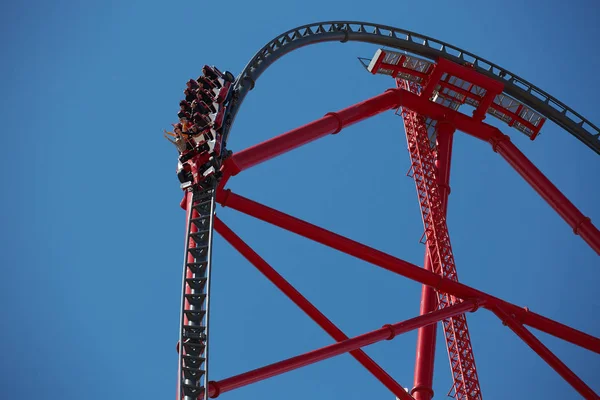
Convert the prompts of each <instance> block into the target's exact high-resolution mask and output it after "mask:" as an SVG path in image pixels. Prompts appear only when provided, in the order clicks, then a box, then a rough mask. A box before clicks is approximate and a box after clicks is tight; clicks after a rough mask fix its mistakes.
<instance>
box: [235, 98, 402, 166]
mask: <svg viewBox="0 0 600 400" xmlns="http://www.w3.org/2000/svg"><path fill="white" fill-rule="evenodd" d="M399 95H400V91H399V90H397V89H392V90H389V91H386V92H385V93H383V94H380V95H378V96H375V97H373V98H371V99H368V100H365V101H363V102H361V103H358V104H355V105H352V106H350V107H347V108H344V109H343V110H341V111H338V112H330V113H327V114H326V115H325V116H324V117H323V118H320V119H318V120H316V121H313V122H311V123H308V124H306V125H304V126H301V127H299V128H296V129H293V130H291V131H289V132H287V133H284V134H282V135H279V136H276V137H274V138H272V139H269V140H267V141H265V142H262V143H259V144H257V145H255V146H252V147H250V148H248V149H246V150H243V151H240V152H239V153H236V154H234V155H233V156H232V157H231V158H229V159H228V160H226V163H227V168H228V169H229V173H230V174H231V175H236V174H237V173H239V172H240V171H243V170H245V169H248V168H250V167H253V166H254V165H256V164H259V163H261V162H264V161H267V160H269V159H271V158H274V157H276V156H278V155H281V154H283V153H285V152H288V151H290V150H293V149H295V148H297V147H299V146H302V145H305V144H307V143H310V142H312V141H313V140H316V139H318V138H320V137H323V136H326V135H329V134H335V133H338V132H339V131H341V130H342V129H343V128H344V127H346V126H350V125H352V124H355V123H357V122H359V121H362V120H364V119H367V118H370V117H372V116H374V115H377V114H380V113H382V112H384V111H387V110H391V109H393V108H397V107H398V106H399V105H400V103H399V101H400V96H399Z"/></svg>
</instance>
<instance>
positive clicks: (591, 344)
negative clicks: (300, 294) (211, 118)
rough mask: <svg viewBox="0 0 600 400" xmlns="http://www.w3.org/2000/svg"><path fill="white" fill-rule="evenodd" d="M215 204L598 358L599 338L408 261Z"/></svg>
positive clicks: (222, 199) (260, 208) (244, 202)
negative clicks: (495, 308)
mask: <svg viewBox="0 0 600 400" xmlns="http://www.w3.org/2000/svg"><path fill="white" fill-rule="evenodd" d="M217 202H219V203H220V204H221V205H222V206H224V207H230V208H233V209H234V210H237V211H240V212H242V213H244V214H248V215H251V216H253V217H255V218H258V219H260V220H262V221H265V222H268V223H270V224H273V225H275V226H278V227H280V228H283V229H286V230H288V231H290V232H293V233H296V234H297V235H300V236H304V237H305V238H308V239H311V240H314V241H315V242H318V243H321V244H324V245H325V246H329V247H331V248H334V249H336V250H339V251H341V252H344V253H346V254H349V255H351V256H353V257H356V258H358V259H361V260H363V261H366V262H368V263H371V264H373V265H377V266H379V267H381V268H384V269H387V270H388V271H391V272H394V273H396V274H399V275H402V276H404V277H407V278H409V279H412V280H414V281H417V282H420V283H422V284H425V285H428V286H431V287H433V288H434V289H436V290H439V291H442V292H444V293H448V294H450V295H453V296H456V297H458V298H461V299H485V300H486V302H487V304H489V305H490V306H492V305H500V306H503V307H504V308H505V309H506V310H508V311H510V312H511V313H512V314H514V315H515V317H516V318H517V319H518V320H519V321H520V322H521V323H523V324H526V325H529V326H531V327H533V328H535V329H538V330H540V331H543V332H546V333H548V334H550V335H553V336H556V337H559V338H561V339H563V340H566V341H567V342H570V343H573V344H576V345H578V346H581V347H583V348H586V349H588V350H590V351H593V352H595V353H598V354H600V339H599V338H596V337H593V336H591V335H588V334H587V333H584V332H581V331H579V330H577V329H573V328H571V327H569V326H567V325H564V324H561V323H559V322H556V321H554V320H551V319H549V318H546V317H543V316H541V315H539V314H537V313H534V312H531V311H529V310H528V309H527V308H521V307H519V306H516V305H514V304H511V303H508V302H506V301H504V300H501V299H499V298H497V297H494V296H491V295H489V294H487V293H485V292H482V291H480V290H477V289H474V288H472V287H470V286H467V285H464V284H462V283H459V282H455V281H452V280H450V279H447V278H444V277H441V276H439V275H437V274H434V273H432V272H430V271H426V270H424V269H423V268H420V267H418V266H416V265H414V264H411V263H409V262H407V261H404V260H401V259H399V258H396V257H393V256H391V255H389V254H386V253H384V252H382V251H379V250H376V249H374V248H372V247H369V246H366V245H364V244H362V243H359V242H356V241H354V240H351V239H348V238H346V237H343V236H341V235H338V234H336V233H333V232H331V231H328V230H326V229H323V228H320V227H318V226H315V225H313V224H310V223H308V222H306V221H303V220H300V219H298V218H295V217H292V216H290V215H288V214H285V213H282V212H281V211H277V210H275V209H273V208H270V207H267V206H265V205H263V204H260V203H257V202H255V201H252V200H250V199H247V198H245V197H242V196H240V195H237V194H235V193H232V192H231V191H230V190H224V191H220V192H218V193H217Z"/></svg>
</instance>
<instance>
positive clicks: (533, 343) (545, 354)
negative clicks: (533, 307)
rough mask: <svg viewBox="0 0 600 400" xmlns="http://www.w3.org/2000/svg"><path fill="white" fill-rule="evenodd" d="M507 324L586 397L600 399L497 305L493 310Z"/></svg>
mask: <svg viewBox="0 0 600 400" xmlns="http://www.w3.org/2000/svg"><path fill="white" fill-rule="evenodd" d="M492 311H493V312H494V314H496V315H497V316H498V318H500V319H501V320H502V322H503V323H504V324H505V325H508V327H509V328H510V329H511V330H512V331H513V332H514V333H516V334H517V336H519V337H520V338H521V339H522V340H523V341H524V342H525V343H527V345H528V346H529V347H531V349H532V350H533V351H535V352H536V353H537V354H538V355H539V356H540V357H542V359H543V360H544V361H546V363H548V365H550V366H551V367H552V368H553V369H554V370H555V371H556V372H558V374H559V375H560V376H562V377H563V379H564V380H565V381H567V382H568V383H569V384H570V385H571V386H573V388H574V389H575V390H577V392H579V394H580V395H582V396H583V398H584V399H600V397H598V395H597V394H596V393H594V391H593V390H592V389H591V388H590V387H589V386H588V385H586V384H585V382H584V381H582V380H581V379H579V377H578V376H577V375H575V373H574V372H573V371H571V369H569V367H567V366H566V365H565V364H564V363H563V362H562V361H561V360H560V359H559V358H558V357H556V355H554V353H552V352H551V351H550V350H549V349H548V348H547V347H546V346H544V344H543V343H542V342H540V340H539V339H538V338H536V337H535V336H534V335H533V334H532V333H531V332H529V330H527V328H525V327H524V326H523V325H521V323H520V322H519V321H517V320H516V319H515V317H514V316H512V315H510V314H508V313H507V312H506V311H504V310H503V309H502V307H497V308H495V309H493V310H492Z"/></svg>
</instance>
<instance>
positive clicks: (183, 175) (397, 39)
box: [165, 21, 600, 400]
mask: <svg viewBox="0 0 600 400" xmlns="http://www.w3.org/2000/svg"><path fill="white" fill-rule="evenodd" d="M353 41H354V42H364V43H370V44H374V45H378V46H380V48H379V49H378V50H377V51H376V52H375V54H374V56H373V57H372V58H370V59H364V58H361V59H360V60H361V62H362V65H363V67H364V69H365V70H366V72H368V73H371V74H379V75H385V76H389V77H390V78H391V79H393V82H394V85H395V87H394V88H390V89H388V90H386V91H385V92H384V93H382V94H380V95H377V96H375V97H373V98H370V99H368V100H365V101H363V102H360V103H358V104H355V105H352V106H349V107H347V108H345V109H343V110H340V111H337V112H329V113H327V114H326V115H325V116H324V117H323V118H320V119H318V120H316V121H313V122H310V123H308V124H306V125H304V126H302V127H299V128H296V129H293V130H291V131H289V132H287V133H284V134H282V135H279V136H277V137H274V138H272V139H269V140H267V141H265V142H263V143H260V144H257V145H255V146H252V147H250V148H248V149H246V150H243V151H240V152H236V153H232V152H231V151H229V150H227V142H228V140H229V134H230V130H231V128H232V126H233V124H234V121H235V117H236V115H237V113H238V111H239V110H240V107H241V106H242V104H243V101H244V99H245V97H246V96H247V95H248V93H249V92H250V91H251V90H252V89H253V88H254V86H255V84H256V81H257V79H258V78H259V77H260V76H261V75H262V73H263V72H264V71H265V70H266V69H267V68H268V67H269V66H270V65H272V64H273V63H274V62H275V61H277V60H278V59H279V58H281V57H282V56H284V55H285V54H287V53H290V52H292V51H294V50H297V49H299V48H301V47H304V46H307V45H312V44H317V43H323V42H341V43H345V42H353ZM184 94H185V96H186V98H185V99H184V100H182V102H181V103H180V107H181V110H180V112H179V114H178V116H179V123H178V124H174V131H173V132H166V133H165V135H166V137H167V138H168V139H169V141H171V142H172V143H173V144H174V145H175V146H176V147H177V150H178V152H179V158H178V169H177V172H178V173H177V175H178V178H179V181H180V183H181V189H182V190H183V192H184V198H183V200H182V202H181V207H182V208H183V209H184V210H186V223H187V229H186V240H185V253H184V254H185V256H184V262H183V276H182V296H181V318H180V337H179V341H178V343H177V352H178V354H179V357H178V360H179V361H178V379H177V380H178V385H177V399H178V400H181V399H184V400H191V399H194V400H196V399H202V398H209V397H210V398H216V397H218V396H219V395H221V394H223V393H225V392H227V391H231V390H234V389H236V388H239V387H242V386H245V385H248V384H251V383H254V382H258V381H261V380H264V379H267V378H270V377H273V376H276V375H279V374H282V373H284V372H287V371H291V370H294V369H297V368H300V367H303V366H306V365H309V364H312V363H315V362H318V361H321V360H325V359H328V358H331V357H334V356H337V355H340V354H343V353H350V355H351V356H352V357H354V358H355V359H356V360H357V361H358V362H359V363H360V364H361V365H363V366H364V367H365V368H366V369H367V370H368V371H369V372H370V373H371V374H372V375H373V376H374V377H375V378H376V379H378V380H379V381H380V382H381V383H382V384H383V385H384V386H385V387H386V388H387V389H389V391H390V392H391V393H393V394H394V395H395V396H396V397H397V398H398V399H402V400H409V399H415V400H424V399H427V400H428V399H431V398H432V397H433V394H434V393H433V389H432V385H433V360H434V350H433V349H435V340H436V329H437V323H438V322H440V321H441V322H442V324H441V327H442V329H443V332H444V338H445V341H446V346H447V351H448V358H449V361H450V369H451V373H452V379H453V385H452V388H451V390H450V392H449V395H450V396H451V397H455V398H457V399H481V398H482V391H481V387H480V384H479V378H478V375H477V369H476V365H475V357H474V353H473V349H472V346H471V340H470V334H469V329H468V324H467V318H466V314H465V313H466V312H474V311H475V310H477V309H479V308H485V309H487V310H489V311H491V312H492V313H494V314H495V315H496V316H497V317H498V318H499V319H500V320H501V321H502V322H503V324H504V325H506V326H508V327H509V328H510V329H511V330H512V331H513V332H514V333H515V334H516V335H517V336H518V337H520V338H521V339H522V340H523V341H524V342H525V343H526V344H527V345H528V346H529V347H531V348H532V349H533V350H534V351H535V352H536V353H537V354H538V355H539V356H540V357H541V358H542V359H543V360H544V361H545V362H546V363H547V364H548V365H550V366H551V367H552V368H553V369H554V370H555V371H556V372H557V373H558V374H559V375H560V376H561V377H562V378H563V379H564V380H566V381H567V382H568V383H569V384H570V385H571V386H572V387H573V389H574V390H575V391H577V393H579V394H580V395H581V396H583V397H584V398H586V399H599V398H600V397H599V396H598V395H597V394H596V393H595V392H594V391H593V390H592V389H591V388H590V387H589V386H588V385H587V384H586V383H585V382H584V381H583V380H581V379H580V378H579V377H578V376H577V375H576V374H575V373H574V372H573V371H571V370H570V369H569V368H568V367H567V366H566V365H565V364H564V363H563V362H562V361H561V360H560V359H559V358H558V357H557V356H556V355H554V354H553V353H552V352H551V351H550V350H549V349H548V348H547V347H546V346H545V345H544V344H543V343H542V342H541V341H540V340H539V339H538V338H536V337H535V336H534V335H533V334H532V333H531V332H530V330H529V329H528V328H527V327H531V328H535V329H538V330H540V331H542V332H545V333H547V334H550V335H553V336H555V337H558V338H561V339H563V340H565V341H567V342H570V343H572V344H575V345H577V346H580V347H583V348H585V349H588V350H590V351H593V352H595V353H600V339H599V338H596V337H594V336H591V335H589V334H586V333H584V332H581V331H579V330H577V329H574V328H571V327H569V326H567V325H564V324H562V323H560V322H557V321H554V320H552V319H549V318H546V317H544V316H542V315H540V314H537V313H534V312H532V311H530V310H529V309H527V308H523V307H519V306H517V305H515V304H512V303H510V302H507V301H505V300H502V299H499V298H497V297H494V296H492V295H490V294H487V293H484V292H482V291H479V290H477V289H475V288H472V287H470V286H467V285H464V284H462V283H460V282H459V281H458V277H457V273H456V266H455V262H454V255H453V252H452V246H451V243H450V236H449V233H448V227H447V224H446V211H447V202H448V194H449V179H450V163H451V155H452V140H453V135H454V133H455V131H461V132H464V133H466V134H468V135H471V136H473V137H475V138H478V139H480V140H483V141H485V142H488V143H489V144H490V145H491V147H492V149H493V151H494V152H496V153H498V154H499V155H500V156H501V157H502V158H504V159H505V160H506V161H507V162H508V163H509V165H511V166H512V167H513V168H514V169H515V170H516V172H518V174H519V175H521V176H522V177H523V179H525V181H526V182H528V183H529V184H530V185H531V186H532V187H533V189H534V190H535V191H536V192H537V193H538V194H539V195H540V196H541V197H542V198H543V199H544V200H545V201H547V202H548V204H549V205H550V206H551V207H552V208H553V209H554V210H555V211H556V212H557V213H558V214H559V215H560V216H561V217H562V218H563V219H564V220H565V222H567V224H568V225H569V226H570V227H571V229H572V230H573V232H574V233H575V234H576V235H579V236H580V237H581V238H582V239H583V240H584V241H585V242H586V243H587V244H588V245H589V246H590V247H591V248H592V249H593V250H594V251H595V252H596V253H598V254H599V255H600V231H598V229H597V228H596V227H595V226H594V225H593V224H592V222H591V220H590V218H588V217H586V216H585V215H584V214H583V213H581V212H580V211H579V210H578V209H577V207H575V205H573V204H572V203H571V202H570V201H569V200H568V199H567V198H566V197H565V196H564V195H563V194H562V193H561V192H560V190H558V189H557V188H556V187H555V186H554V185H553V184H552V182H550V180H548V178H546V177H545V176H544V175H543V173H542V172H541V171H540V170H539V169H538V168H537V167H536V166H535V165H534V164H533V163H532V162H531V161H529V160H528V159H527V157H526V156H525V155H524V154H523V153H521V152H520V150H519V149H518V148H517V147H516V146H515V145H514V144H513V143H512V142H511V140H510V138H509V136H507V135H505V134H503V133H502V132H501V131H500V130H499V129H498V128H496V127H494V126H492V125H490V124H487V123H485V122H484V120H485V119H486V118H487V117H488V116H491V117H494V118H497V119H498V120H499V121H502V123H504V124H506V125H507V126H508V127H510V128H513V129H515V130H516V131H518V132H519V133H520V134H524V135H526V136H527V137H529V138H530V139H531V140H535V139H536V138H538V137H539V135H540V132H541V130H542V127H543V125H544V123H545V122H546V120H550V121H552V122H554V123H555V124H557V125H558V126H559V127H561V128H562V129H563V130H564V131H566V132H568V133H569V134H571V135H572V136H574V137H575V138H577V139H578V140H579V141H580V142H582V143H583V144H584V145H585V146H587V147H588V148H589V149H591V150H592V151H594V152H596V153H597V154H600V130H599V129H598V127H597V126H595V125H594V124H592V123H591V122H590V121H588V120H587V119H585V118H584V117H582V116H581V115H580V114H578V113H577V112H575V111H574V110H572V109H571V108H569V107H568V106H566V105H565V104H564V103H562V102H560V101H559V100H557V99H556V98H554V97H552V96H551V95H549V94H548V93H546V92H545V91H543V90H541V89H539V88H537V87H535V86H534V85H533V84H531V83H529V82H527V81H526V80H524V79H522V78H520V77H518V76H517V75H515V74H513V73H512V72H510V71H508V70H506V69H504V68H501V67H499V66H498V65H496V64H494V63H491V62H489V61H487V60H484V59H482V58H480V57H478V56H476V55H474V54H472V53H469V52H467V51H465V50H462V49H459V48H457V47H455V46H452V45H450V44H448V43H445V42H442V41H439V40H437V39H433V38H430V37H427V36H424V35H421V34H418V33H415V32H410V31H406V30H403V29H398V28H393V27H390V26H384V25H379V24H372V23H365V22H353V21H330V22H320V23H314V24H309V25H304V26H300V27H297V28H294V29H292V30H290V31H287V32H285V33H282V34H281V35H279V36H277V37H276V38H274V39H273V40H272V41H270V42H269V43H267V44H266V45H265V46H264V47H263V48H262V49H260V50H259V51H258V52H257V53H256V54H255V55H254V57H253V58H252V59H251V60H250V62H249V63H248V64H247V65H246V66H245V68H244V69H243V71H242V72H241V73H240V74H239V75H238V76H237V77H234V76H233V75H232V74H231V73H230V72H228V71H225V72H221V71H220V70H219V69H217V68H216V67H214V66H205V67H204V68H203V75H201V76H200V77H198V79H197V80H193V79H192V80H190V81H189V82H188V85H187V89H186V91H185V92H184ZM465 104H466V105H468V106H469V109H472V110H473V111H472V113H471V114H470V115H469V114H467V113H463V112H461V107H462V106H463V105H465ZM463 108H464V107H463ZM389 110H396V114H398V115H399V116H400V117H401V118H402V121H403V123H404V128H405V132H406V141H407V145H408V150H409V156H410V161H411V168H410V176H411V177H412V178H413V179H414V182H415V187H416V191H417V196H418V200H419V204H420V210H421V217H422V220H423V226H424V234H423V238H422V241H423V242H424V243H425V248H426V251H425V259H424V266H423V267H419V266H417V265H414V264H411V263H409V262H406V261H404V260H401V259H399V258H396V257H393V256H391V255H389V254H386V253H383V252H381V251H378V250H376V249H374V248H372V247H369V246H366V245H363V244H361V243H358V242H356V241H353V240H351V239H348V238H346V237H343V236H340V235H338V234H336V233H333V232H330V231H328V230H325V229H323V228H320V227H318V226H316V225H313V224H311V223H309V222H306V221H303V220H300V219H298V218H295V217H293V216H291V215H288V214H285V213H283V212H281V211H278V210H275V209H273V208H270V207H267V206H265V205H262V204H259V203H257V202H255V201H253V200H250V199H247V198H245V197H242V196H240V195H238V194H236V193H233V192H232V191H231V190H229V189H227V188H226V185H227V182H228V180H229V179H230V178H231V177H233V176H235V175H237V174H239V173H240V172H242V171H244V170H246V169H248V168H251V167H253V166H255V165H257V164H260V163H262V162H264V161H267V160H269V159H271V158H274V157H277V156H279V155H281V154H283V153H286V152H288V151H290V150H293V149H295V148H298V147H300V146H302V145H304V144H307V143H309V142H312V141H314V140H316V139H319V138H321V137H324V136H326V135H330V134H337V133H339V132H341V131H342V130H343V129H344V128H345V127H347V126H349V125H352V124H355V123H358V122H360V121H362V120H364V119H367V118H370V117H372V116H375V115H377V114H380V113H382V112H385V111H389ZM217 203H218V204H221V205H222V206H223V207H229V208H232V209H235V210H237V211H239V212H242V213H245V214H247V215H250V216H253V217H255V218H257V219H259V220H262V221H264V222H267V223H270V224H273V225H275V226H278V227H280V228H282V229H285V230H288V231H290V232H293V233H295V234H297V235H299V236H302V237H305V238H307V239H311V240H313V241H316V242H318V243H321V244H323V245H325V246H328V247H331V248H333V249H336V250H338V251H341V252H344V253H347V254H349V255H352V256H354V257H356V258H358V259H361V260H364V261H366V262H368V263H371V264H373V265H376V266H379V267H381V268H384V269H386V270H388V271H391V272H394V273H396V274H399V275H401V276H404V277H406V278H409V279H412V280H414V281H416V282H419V283H421V284H422V285H423V291H422V297H421V309H420V314H419V315H418V316H417V317H414V318H412V319H409V320H405V321H402V322H398V323H395V324H389V325H385V326H384V327H382V328H381V329H378V330H375V331H372V332H368V333H365V334H362V335H359V336H355V337H352V338H349V337H348V336H346V334H344V333H343V332H342V331H341V330H340V329H339V328H338V327H337V326H335V325H334V324H333V323H332V322H331V321H330V320H329V319H328V318H327V317H326V316H325V315H324V314H323V313H321V312H320V311H319V310H318V309H317V308H316V307H315V306H314V305H313V304H312V303H310V302H309V301H308V300H307V299H306V298H305V297H304V296H303V295H302V294H301V293H300V292H298V291H297V290H296V289H295V288H294V287H293V286H292V285H291V284H290V283H289V282H287V281H286V280H285V279H284V278H283V277H282V276H281V275H280V274H279V273H278V272H277V271H275V269H273V268H272V267H271V266H270V265H269V264H268V263H267V262H266V261H265V260H264V259H263V258H262V257H261V256H260V255H259V254H257V253H256V252H255V251H254V250H253V249H252V248H250V246H248V245H247V244H246V243H245V242H244V241H243V240H242V239H241V238H240V237H239V236H238V235H237V234H236V233H235V232H233V231H232V230H231V229H230V228H229V227H228V226H227V225H226V224H225V223H224V222H223V221H222V220H220V219H219V217H218V216H217V215H216V212H215V208H216V204H217ZM214 232H217V233H219V234H220V235H221V236H222V237H223V238H224V239H225V241H227V242H228V243H229V244H230V245H231V246H232V247H233V248H234V249H235V250H237V251H238V252H239V253H240V254H242V255H243V256H244V257H245V258H246V259H247V260H248V261H249V262H250V263H251V264H252V265H254V266H255V267H256V268H257V269H258V270H259V271H260V272H261V273H262V274H263V275H265V276H266V277H267V279H269V280H270V281H271V282H272V283H273V284H274V285H275V286H277V287H278V288H279V289H280V290H281V291H282V292H283V293H284V294H285V295H286V296H287V297H289V298H290V300H292V301H293V302H294V303H295V304H296V305H297V306H298V307H299V308H300V309H301V310H302V311H304V312H305V313H306V314H307V315H308V316H310V317H311V319H313V320H314V321H315V322H316V323H317V324H318V325H319V326H320V327H321V328H322V329H323V330H324V331H326V332H327V333H328V334H329V335H330V336H331V337H332V338H333V339H334V340H335V341H336V343H334V344H332V345H329V346H326V347H323V348H320V349H317V350H314V351H311V352H309V353H305V354H301V355H299V356H295V357H292V358H289V359H285V360H282V361H280V362H277V363H274V364H270V365H267V366H264V367H261V368H257V369H254V370H251V371H248V372H245V373H242V374H239V375H236V376H232V377H229V378H226V379H222V380H219V381H214V380H209V352H208V349H209V339H210V335H209V310H210V307H209V306H210V287H211V285H210V283H211V268H212V265H211V260H212V241H213V234H214ZM411 330H418V339H417V359H416V363H415V377H414V384H413V387H412V389H411V390H407V389H404V388H403V386H402V385H400V384H399V383H398V382H396V381H395V380H394V379H393V378H392V377H391V376H390V375H389V374H388V373H387V372H385V370H383V368H381V367H380V366H379V365H378V364H376V363H375V361H374V360H373V359H371V358H370V357H369V356H368V355H367V354H366V353H365V352H364V351H363V350H361V348H363V347H365V346H367V345H370V344H373V343H376V342H379V341H382V340H392V339H393V338H394V337H396V336H398V335H400V334H402V333H405V332H408V331H411Z"/></svg>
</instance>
